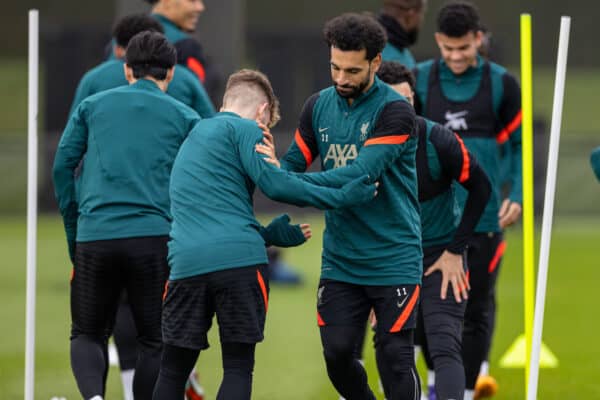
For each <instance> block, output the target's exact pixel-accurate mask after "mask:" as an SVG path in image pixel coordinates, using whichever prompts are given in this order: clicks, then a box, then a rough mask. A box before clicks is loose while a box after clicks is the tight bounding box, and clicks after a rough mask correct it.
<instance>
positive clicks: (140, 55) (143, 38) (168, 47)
mask: <svg viewBox="0 0 600 400" xmlns="http://www.w3.org/2000/svg"><path fill="white" fill-rule="evenodd" d="M125 62H126V63H127V65H128V66H129V67H131V69H132V70H133V76H134V77H135V78H136V79H141V78H144V77H146V76H152V77H153V78H154V79H157V80H159V81H162V80H164V79H165V78H166V77H167V72H168V70H169V69H171V68H173V66H174V65H175V63H176V62H177V50H175V47H174V46H173V45H172V44H171V43H169V41H168V40H167V38H165V37H164V35H162V34H161V33H158V32H148V31H144V32H140V33H138V34H137V35H135V36H134V37H133V38H131V40H130V41H129V45H128V46H127V52H126V53H125Z"/></svg>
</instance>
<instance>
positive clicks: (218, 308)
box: [210, 265, 269, 400]
mask: <svg viewBox="0 0 600 400" xmlns="http://www.w3.org/2000/svg"><path fill="white" fill-rule="evenodd" d="M210 290H211V295H212V297H213V298H214V299H215V312H216V314H217V322H218V324H219V337H220V340H221V350H222V357H223V380H222V382H221V386H220V387H219V392H218V394H217V400H229V399H232V400H249V399H250V395H251V393H252V374H253V371H254V351H255V347H256V343H258V342H261V341H262V340H263V338H264V327H265V320H266V316H267V309H268V304H269V280H268V277H267V266H266V265H255V266H249V267H242V268H235V269H229V270H224V271H218V272H215V273H214V274H213V275H212V276H211V281H210Z"/></svg>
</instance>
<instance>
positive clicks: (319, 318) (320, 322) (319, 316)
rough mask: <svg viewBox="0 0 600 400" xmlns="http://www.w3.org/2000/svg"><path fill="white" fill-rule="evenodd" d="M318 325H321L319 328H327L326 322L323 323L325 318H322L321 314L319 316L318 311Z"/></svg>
mask: <svg viewBox="0 0 600 400" xmlns="http://www.w3.org/2000/svg"><path fill="white" fill-rule="evenodd" d="M317 324H319V326H325V321H323V318H321V314H319V312H318V311H317Z"/></svg>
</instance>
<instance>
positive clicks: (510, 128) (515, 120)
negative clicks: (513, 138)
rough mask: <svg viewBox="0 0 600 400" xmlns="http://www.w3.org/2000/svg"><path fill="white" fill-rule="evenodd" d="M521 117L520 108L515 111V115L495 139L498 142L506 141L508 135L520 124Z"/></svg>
mask: <svg viewBox="0 0 600 400" xmlns="http://www.w3.org/2000/svg"><path fill="white" fill-rule="evenodd" d="M522 119H523V113H522V112H521V110H519V112H518V113H517V115H515V117H514V118H513V120H512V121H511V122H510V123H509V124H508V125H506V126H505V127H504V129H502V130H501V131H500V132H499V133H498V134H497V135H496V141H497V142H498V143H499V144H502V143H504V142H506V141H507V140H508V139H509V138H510V135H512V133H513V132H514V131H516V130H517V128H518V127H519V126H521V120H522Z"/></svg>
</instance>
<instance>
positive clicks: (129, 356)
mask: <svg viewBox="0 0 600 400" xmlns="http://www.w3.org/2000/svg"><path fill="white" fill-rule="evenodd" d="M113 339H114V341H115V347H116V348H117V352H118V354H119V368H120V369H121V382H122V384H123V395H124V398H125V400H133V376H134V373H135V364H136V362H137V329H135V321H134V320H133V314H132V313H131V306H130V305H129V300H128V299H127V293H126V292H125V291H123V294H122V295H121V301H120V303H119V309H118V310H117V317H116V320H115V326H114V328H113Z"/></svg>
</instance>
